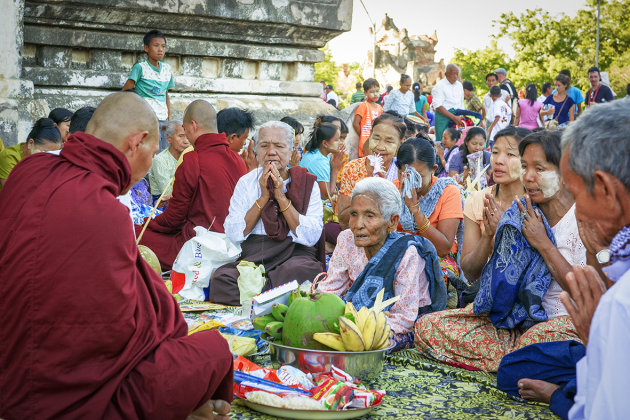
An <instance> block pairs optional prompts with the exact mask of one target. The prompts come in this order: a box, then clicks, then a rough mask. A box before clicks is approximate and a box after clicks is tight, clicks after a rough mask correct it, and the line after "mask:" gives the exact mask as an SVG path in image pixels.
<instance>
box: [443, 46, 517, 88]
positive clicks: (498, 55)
mask: <svg viewBox="0 0 630 420" xmlns="http://www.w3.org/2000/svg"><path fill="white" fill-rule="evenodd" d="M453 63H455V64H457V65H458V66H459V67H460V68H461V71H462V74H461V77H462V80H470V81H471V82H472V84H473V87H474V88H475V92H476V93H477V95H478V96H479V95H483V94H484V93H485V91H487V90H488V89H487V88H486V74H488V73H489V72H491V71H492V70H494V69H496V68H498V67H503V68H504V69H506V70H507V71H510V70H511V68H512V65H511V62H510V60H509V59H508V56H507V54H506V53H505V52H504V51H502V50H501V49H500V48H499V47H498V46H497V42H496V41H494V40H493V41H492V42H490V46H488V47H486V48H483V49H481V50H477V51H467V50H459V49H455V55H454V57H453Z"/></svg>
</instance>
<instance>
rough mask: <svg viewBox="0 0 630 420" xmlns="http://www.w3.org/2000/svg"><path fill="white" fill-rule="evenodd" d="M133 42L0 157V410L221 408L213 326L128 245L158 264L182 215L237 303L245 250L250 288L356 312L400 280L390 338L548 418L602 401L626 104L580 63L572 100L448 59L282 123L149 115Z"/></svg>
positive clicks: (614, 309) (613, 361) (621, 372)
mask: <svg viewBox="0 0 630 420" xmlns="http://www.w3.org/2000/svg"><path fill="white" fill-rule="evenodd" d="M144 48H145V52H146V53H147V56H148V58H147V60H145V61H143V62H141V63H138V64H136V65H135V66H134V67H133V69H132V71H131V74H130V76H129V80H128V81H127V83H126V84H125V86H124V87H123V92H118V93H113V94H110V95H108V96H107V97H105V99H104V100H103V101H102V102H101V103H100V104H99V105H98V107H97V108H96V109H94V108H90V107H86V108H82V109H80V110H78V111H76V112H74V113H72V112H70V111H68V110H65V109H55V110H53V111H51V113H50V115H48V117H47V118H42V119H40V120H38V121H37V122H36V123H35V125H34V127H33V130H32V131H31V132H30V133H29V135H28V139H27V141H26V142H24V143H21V144H19V145H17V146H11V147H8V148H6V149H5V150H4V151H2V152H0V183H1V184H0V186H1V189H0V231H2V232H4V233H5V234H4V235H2V237H0V250H1V252H0V271H1V272H2V273H3V276H2V280H1V281H0V282H1V284H2V285H3V286H5V287H4V290H5V293H3V294H2V295H1V297H0V306H1V307H3V308H11V309H10V310H6V309H5V310H4V312H3V313H4V316H5V327H4V328H3V329H2V330H1V332H0V341H2V343H3V346H2V350H1V351H0V356H1V357H0V363H1V365H0V368H1V369H0V370H1V371H2V372H3V374H2V375H1V376H0V389H2V390H3V392H2V393H1V394H0V416H2V417H3V418H7V419H9V418H49V417H50V418H58V417H91V416H94V415H95V414H98V415H99V416H103V417H107V418H136V417H142V418H147V417H154V418H183V417H186V416H187V415H189V414H191V413H193V414H194V415H197V416H200V417H203V416H211V415H212V413H213V412H214V413H216V415H219V416H222V415H226V414H227V413H228V412H229V410H230V408H229V403H230V402H231V400H232V385H233V380H232V356H231V354H230V351H229V348H228V346H227V343H226V342H225V340H224V339H223V338H222V337H221V336H220V335H219V334H218V333H217V332H214V331H203V332H200V333H196V334H193V335H190V336H188V335H187V332H188V331H187V327H186V323H185V322H184V320H183V317H182V315H181V313H180V312H179V308H178V306H177V303H176V302H175V300H174V299H173V297H172V296H171V294H170V293H169V291H168V290H167V289H166V287H165V285H164V283H163V280H162V278H161V277H160V275H159V274H157V273H155V272H154V271H153V270H152V269H151V268H150V266H149V265H148V264H147V263H146V262H145V261H144V260H143V259H142V257H141V256H140V254H139V252H138V247H137V246H136V241H137V239H138V238H139V243H140V244H141V245H145V246H147V247H148V248H150V249H151V250H152V251H153V252H155V254H156V255H157V257H158V259H159V263H160V265H161V268H162V270H163V272H168V271H169V270H170V269H171V268H172V266H173V263H174V261H175V258H176V257H177V254H178V253H179V250H180V249H181V248H182V246H183V244H184V243H185V242H186V241H188V240H189V239H191V238H193V237H194V236H195V234H196V233H195V228H196V227H203V228H204V229H209V230H211V231H214V232H220V233H225V235H226V237H227V238H228V239H229V240H230V241H232V242H234V243H238V244H240V246H241V249H242V252H241V255H240V256H239V258H238V259H237V260H236V261H233V262H231V263H229V264H226V265H224V266H222V267H220V268H218V269H217V270H216V271H215V272H214V273H213V274H212V277H211V279H210V287H209V289H208V300H209V301H211V302H215V303H221V304H227V305H239V304H240V303H241V302H240V299H239V287H238V277H239V273H238V270H237V269H236V266H237V265H238V264H239V262H240V261H249V262H253V263H255V264H261V263H263V264H264V267H265V271H266V272H265V284H264V287H263V290H269V289H271V288H273V287H276V286H279V285H281V284H284V283H287V282H289V281H291V280H298V282H300V283H302V282H305V281H307V280H310V281H313V279H314V278H315V277H316V276H317V275H318V274H319V273H321V272H326V276H325V278H324V279H323V280H321V281H320V282H319V283H318V285H317V287H318V289H319V290H320V291H322V292H330V293H335V294H337V295H339V296H340V297H342V298H343V299H344V300H346V301H352V302H353V303H354V305H355V307H356V308H357V309H360V308H361V307H364V306H366V307H371V306H373V305H374V302H375V299H376V297H377V293H378V292H379V291H380V290H382V289H384V297H383V299H388V298H391V297H394V296H400V299H399V300H398V301H397V302H396V303H394V304H393V305H392V306H391V307H390V308H388V312H387V317H388V320H389V323H390V325H391V328H392V331H393V333H394V335H393V347H392V348H391V349H390V351H392V352H394V351H400V350H403V349H414V348H415V349H417V350H418V351H419V352H420V353H422V354H423V355H425V356H427V357H430V358H432V359H435V360H437V361H440V362H443V363H447V364H450V365H453V366H458V367H462V368H465V369H469V370H482V371H486V372H496V373H497V375H498V381H497V383H498V386H499V388H500V389H502V390H504V391H506V392H508V393H511V394H513V395H515V396H520V397H522V398H525V399H530V400H536V401H544V402H548V403H550V405H551V409H552V410H553V411H554V412H555V413H557V414H558V415H560V416H561V417H562V418H574V419H578V418H621V417H622V416H624V415H625V413H626V412H627V411H628V409H629V408H630V407H628V405H629V404H630V402H628V399H627V398H625V395H624V390H625V387H624V386H623V383H624V382H622V381H625V378H626V377H627V374H628V373H630V372H629V368H628V366H630V363H628V357H627V355H626V353H625V345H627V343H629V342H630V333H628V328H627V324H628V321H630V319H629V315H628V314H629V310H630V307H629V306H628V301H629V299H630V228H629V227H628V226H630V172H629V170H628V168H629V166H628V164H627V159H628V157H629V156H630V141H629V139H628V134H627V133H628V132H629V131H626V130H628V129H630V101H627V100H613V99H612V94H611V93H609V91H610V89H609V88H607V86H605V85H602V84H601V83H600V81H599V77H598V75H599V71H598V70H597V69H596V68H592V69H590V70H589V79H590V80H591V84H592V89H590V90H589V91H588V92H587V94H586V101H585V102H586V107H587V109H586V110H585V111H584V112H583V111H582V109H581V103H582V102H583V101H581V100H580V99H579V98H577V95H578V94H579V96H580V97H581V96H582V95H581V93H580V92H579V90H578V91H577V92H575V91H574V90H572V88H574V87H572V86H571V85H570V75H568V74H565V73H566V72H563V73H562V74H559V75H558V76H557V77H556V79H555V87H556V90H555V91H553V90H552V89H551V85H549V84H546V85H544V86H543V92H544V95H546V96H545V98H544V100H542V101H541V100H539V98H538V92H537V89H536V87H535V86H534V85H528V86H527V87H526V88H525V91H526V93H525V97H524V98H522V99H518V94H517V92H516V88H515V87H514V85H513V84H512V83H511V82H510V81H509V79H507V77H506V76H507V75H506V72H505V70H503V69H497V70H495V71H494V72H492V73H489V74H488V75H487V76H486V82H487V84H488V88H489V92H488V94H487V95H486V96H485V97H484V98H483V99H480V98H478V97H477V96H476V95H475V93H474V89H473V86H472V84H471V83H470V82H466V81H465V82H464V83H462V82H460V81H459V68H458V67H457V66H456V65H454V64H449V65H448V66H447V67H446V74H445V78H444V79H443V80H441V81H439V82H438V83H437V84H436V85H435V87H434V88H433V90H432V94H431V98H430V100H429V98H427V97H425V96H424V95H422V93H421V92H420V85H419V83H413V81H412V80H411V78H410V77H409V76H407V75H402V76H401V79H400V89H397V90H393V89H391V90H389V91H386V93H387V94H384V95H381V94H380V93H379V91H380V85H379V83H378V81H376V80H375V79H367V80H365V81H364V82H363V84H362V85H361V87H362V92H359V86H357V95H356V98H354V95H353V98H354V99H356V101H357V102H358V103H359V105H358V106H357V107H356V110H355V112H354V113H353V114H352V116H351V117H350V119H349V120H348V121H343V120H342V119H340V118H338V117H335V116H324V115H320V116H317V117H316V119H315V123H314V125H313V126H312V127H311V128H310V129H308V130H305V127H304V125H303V124H301V123H300V122H299V121H298V120H296V119H295V118H293V117H291V116H285V117H284V118H282V119H281V120H277V121H263V122H260V121H257V119H256V116H255V115H254V114H253V113H251V112H249V111H247V110H243V109H239V108H235V107H232V108H226V109H222V110H220V111H219V112H216V110H215V108H214V107H213V106H212V105H211V104H210V103H209V102H207V101H205V100H195V101H193V102H191V103H190V104H189V105H188V106H187V107H186V109H185V111H184V113H183V118H182V119H181V120H174V119H171V109H170V101H169V98H168V90H169V89H170V88H171V87H172V86H173V84H174V81H173V75H172V73H171V71H170V69H169V68H168V65H167V64H166V63H164V62H163V61H162V59H163V57H164V54H165V50H166V37H165V36H164V35H163V34H162V33H161V32H159V31H151V32H149V33H147V35H146V36H145V38H144ZM591 76H592V77H591ZM324 87H325V90H326V91H327V92H326V94H327V96H326V97H325V98H323V99H324V100H327V101H330V100H334V98H333V97H332V96H331V97H330V98H329V97H328V95H330V94H331V93H334V92H333V90H332V86H330V85H325V86H324ZM358 93H362V94H361V95H359V94H358ZM603 102H606V104H602V103H603ZM381 104H383V106H382V105H381ZM429 106H430V107H431V108H430V109H432V110H433V112H431V111H429V110H428V109H429ZM429 114H431V115H429ZM549 117H551V118H549ZM473 118H477V119H478V120H479V123H478V124H470V125H469V124H468V121H469V120H472V119H473ZM554 122H555V123H554ZM303 136H304V138H303ZM147 173H148V175H147ZM145 178H146V179H145ZM155 208H158V209H159V211H157V213H159V214H158V215H157V216H155V214H157V213H155V214H154V212H153V211H151V210H155ZM325 209H329V212H332V213H333V214H334V216H335V217H332V218H330V217H329V218H326V217H325V211H324V210H325ZM152 215H153V216H155V217H153V218H152V217H151V216H152ZM130 216H131V217H130ZM17 283H19V286H16V284H17Z"/></svg>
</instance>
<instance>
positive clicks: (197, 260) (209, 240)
mask: <svg viewBox="0 0 630 420" xmlns="http://www.w3.org/2000/svg"><path fill="white" fill-rule="evenodd" d="M195 232H196V233H197V235H196V236H195V237H194V238H190V239H189V240H188V241H186V243H184V245H183V246H182V249H181V250H180V251H179V254H177V258H175V262H174V263H173V271H172V273H171V281H172V282H173V293H179V295H180V296H182V297H183V298H185V299H194V300H204V298H205V294H204V291H203V289H204V287H208V285H209V284H210V276H212V273H214V270H216V269H217V268H219V267H221V266H222V265H225V264H227V263H231V262H234V261H236V259H237V258H238V257H239V255H240V254H241V246H240V245H239V244H235V243H233V242H232V241H230V240H229V239H228V237H227V236H225V233H218V232H210V231H209V230H207V229H206V228H204V227H201V226H197V227H195Z"/></svg>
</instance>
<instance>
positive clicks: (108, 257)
mask: <svg viewBox="0 0 630 420" xmlns="http://www.w3.org/2000/svg"><path fill="white" fill-rule="evenodd" d="M130 182H131V172H130V166H129V163H128V161H127V159H126V158H125V156H124V155H123V154H122V153H121V152H120V151H118V150H117V149H116V148H114V147H113V146H112V145H110V144H108V143H105V142H103V141H101V140H99V139H97V138H96V137H93V136H90V135H88V134H85V133H77V134H75V135H73V136H71V137H70V139H69V140H68V142H67V143H65V144H64V148H63V150H62V151H61V154H60V156H55V155H53V154H49V153H37V154H34V155H32V156H30V157H28V158H26V159H24V160H23V161H22V162H20V163H19V164H18V165H16V167H15V169H14V170H13V172H12V173H11V177H10V179H9V180H8V182H7V183H6V184H5V187H4V188H3V189H2V191H0V232H2V234H0V273H2V274H1V275H0V287H1V290H2V293H0V308H2V309H1V311H2V328H0V418H4V419H7V420H8V419H45V418H55V419H59V418H84V419H97V418H107V419H115V418H126V419H131V418H153V419H178V418H181V419H183V418H185V417H186V416H187V415H188V414H189V413H190V412H192V411H193V410H195V409H196V408H197V407H199V406H200V405H201V404H202V403H204V402H205V401H207V400H209V399H216V398H218V399H224V400H227V401H231V400H232V386H233V375H232V356H231V354H230V351H229V349H228V345H227V343H226V342H225V340H224V339H223V338H222V337H221V336H220V335H219V334H218V333H217V332H203V333H198V334H194V335H191V336H188V335H187V332H188V329H187V326H186V322H185V321H184V319H183V317H182V315H181V312H180V311H179V308H178V307H177V303H176V302H175V300H174V299H173V297H172V296H171V294H170V293H169V292H168V290H167V289H166V287H165V286H164V284H163V281H162V279H161V278H160V276H159V275H157V274H156V273H155V272H154V271H153V270H152V269H151V268H150V267H149V265H148V264H147V263H145V262H144V260H143V259H142V258H141V257H140V255H139V253H138V248H137V247H136V244H135V239H134V234H133V229H132V223H131V219H130V217H129V211H128V209H127V208H126V207H125V206H124V205H123V204H121V203H120V202H119V201H118V200H117V199H116V196H118V195H119V194H120V193H121V191H122V190H124V189H125V188H126V187H127V186H128V185H129V184H130Z"/></svg>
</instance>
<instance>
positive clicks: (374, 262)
mask: <svg viewBox="0 0 630 420" xmlns="http://www.w3.org/2000/svg"><path fill="white" fill-rule="evenodd" d="M410 246H415V247H416V249H417V251H418V255H420V258H422V259H424V261H425V265H424V274H425V276H426V278H427V281H428V282H429V294H430V296H431V305H428V306H425V307H424V308H420V313H421V314H424V313H428V312H435V311H442V310H444V309H446V285H445V284H444V281H443V280H442V279H443V277H444V276H443V274H442V270H441V269H440V263H439V262H438V259H437V252H436V251H435V247H434V246H433V244H432V243H431V242H430V241H429V240H427V239H425V238H423V237H421V236H417V235H409V234H403V233H399V232H394V233H390V234H389V235H388V237H387V239H386V240H385V243H384V244H383V246H382V247H381V249H379V250H378V252H377V253H376V255H374V256H373V257H372V258H371V259H370V261H368V263H367V265H366V266H365V268H364V269H363V271H362V272H361V274H360V275H359V277H358V278H357V279H356V280H355V281H354V283H352V286H350V288H349V289H348V291H347V292H346V294H345V296H344V297H343V299H344V300H345V301H346V302H349V301H351V302H352V303H353V304H354V307H355V308H356V309H357V310H359V309H361V308H362V307H363V306H366V307H368V308H371V307H372V306H374V301H375V300H376V295H377V294H378V292H380V290H381V289H383V288H385V294H384V297H383V300H387V299H389V298H392V297H394V277H395V276H396V270H397V268H398V265H399V264H400V260H401V259H402V257H403V255H404V254H405V252H406V251H407V249H408V248H409V247H410Z"/></svg>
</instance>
